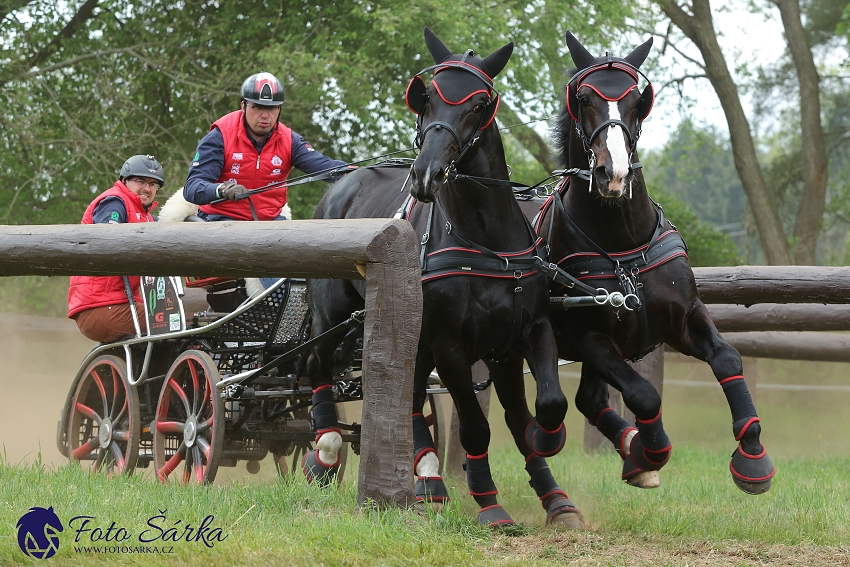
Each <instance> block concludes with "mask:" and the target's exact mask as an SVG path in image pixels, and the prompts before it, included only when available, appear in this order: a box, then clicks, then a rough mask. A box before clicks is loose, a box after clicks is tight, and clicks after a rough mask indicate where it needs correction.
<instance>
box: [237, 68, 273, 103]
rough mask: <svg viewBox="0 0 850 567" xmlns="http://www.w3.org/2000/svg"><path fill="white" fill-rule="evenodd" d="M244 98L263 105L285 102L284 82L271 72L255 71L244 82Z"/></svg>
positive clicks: (242, 94)
mask: <svg viewBox="0 0 850 567" xmlns="http://www.w3.org/2000/svg"><path fill="white" fill-rule="evenodd" d="M241 96H242V100H247V101H248V102H253V103H254V104H261V105H263V106H280V105H281V104H283V84H282V83H281V82H280V81H279V80H278V78H277V77H275V76H274V75H272V74H271V73H255V74H253V75H251V76H250V77H248V78H247V79H245V82H244V83H242V93H241Z"/></svg>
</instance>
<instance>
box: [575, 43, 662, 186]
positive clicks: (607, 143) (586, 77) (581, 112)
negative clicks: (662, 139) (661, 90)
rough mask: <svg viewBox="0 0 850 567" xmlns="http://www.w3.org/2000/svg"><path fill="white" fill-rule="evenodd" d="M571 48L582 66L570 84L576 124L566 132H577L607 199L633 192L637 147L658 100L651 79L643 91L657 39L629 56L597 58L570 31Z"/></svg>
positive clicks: (591, 170) (576, 61) (597, 182)
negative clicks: (643, 68)
mask: <svg viewBox="0 0 850 567" xmlns="http://www.w3.org/2000/svg"><path fill="white" fill-rule="evenodd" d="M567 46H568V47H569V50H570V55H572V57H573V62H574V63H575V64H576V68H577V70H576V72H575V74H574V75H573V77H572V79H571V80H570V82H569V83H568V84H567V89H566V90H567V96H566V98H567V105H566V113H567V114H568V115H569V117H570V118H571V119H572V120H573V121H574V122H575V126H576V127H575V128H571V129H570V132H569V133H567V132H561V135H562V136H567V135H573V131H574V132H575V135H577V136H578V138H579V139H580V141H581V146H582V149H583V150H584V153H585V154H586V157H587V158H588V161H589V167H588V169H589V170H590V173H591V176H592V179H593V180H594V181H595V182H596V189H597V191H598V192H599V194H600V195H601V196H602V197H604V198H608V199H619V198H620V197H622V196H623V195H625V194H626V193H627V192H629V191H627V190H628V189H630V187H631V182H632V179H633V177H634V170H635V169H636V168H637V167H640V165H639V164H636V163H633V162H634V157H635V150H636V147H637V141H638V138H639V137H640V131H641V124H642V122H643V120H644V119H645V118H646V117H647V115H648V114H649V111H650V110H651V109H652V103H653V100H654V92H653V89H652V84H651V83H649V81H648V79H647V82H648V83H649V84H647V86H646V87H645V88H644V90H643V91H642V92H641V91H640V90H639V89H638V78H639V75H640V76H643V77H644V78H646V76H645V75H643V73H641V72H640V70H639V67H640V66H641V64H642V63H643V62H644V60H645V59H646V57H647V55H648V54H649V50H650V48H651V47H652V38H650V39H648V40H647V41H646V42H645V43H643V44H642V45H640V46H638V47H637V48H635V50H634V51H632V52H631V53H630V54H629V55H627V56H626V57H624V58H619V57H612V56H611V54H610V53H606V54H605V55H604V56H602V57H594V56H593V55H591V54H590V52H588V50H587V49H585V47H584V46H583V45H582V44H581V43H579V41H578V40H577V39H576V38H575V37H574V36H573V35H572V34H571V33H570V32H567ZM569 145H573V144H569ZM565 157H566V158H567V160H569V156H565ZM568 163H569V162H568ZM629 194H630V192H629Z"/></svg>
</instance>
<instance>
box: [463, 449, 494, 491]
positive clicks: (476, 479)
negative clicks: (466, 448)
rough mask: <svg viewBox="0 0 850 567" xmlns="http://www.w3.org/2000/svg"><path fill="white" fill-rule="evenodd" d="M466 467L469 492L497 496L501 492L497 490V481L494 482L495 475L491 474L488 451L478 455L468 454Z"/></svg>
mask: <svg viewBox="0 0 850 567" xmlns="http://www.w3.org/2000/svg"><path fill="white" fill-rule="evenodd" d="M464 468H465V469H466V484H467V485H468V486H469V493H470V494H471V495H472V496H474V497H480V496H494V497H495V496H496V495H497V494H498V493H499V491H498V490H496V483H495V482H493V476H492V475H491V474H490V462H489V459H488V457H487V453H484V454H483V455H480V456H477V457H474V456H472V455H470V454H467V455H466V465H465V466H464Z"/></svg>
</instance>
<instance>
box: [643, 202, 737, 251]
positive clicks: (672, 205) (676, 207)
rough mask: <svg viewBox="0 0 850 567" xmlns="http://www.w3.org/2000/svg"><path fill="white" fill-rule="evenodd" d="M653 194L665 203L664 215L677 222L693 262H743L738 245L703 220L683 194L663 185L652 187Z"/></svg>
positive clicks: (674, 222)
mask: <svg viewBox="0 0 850 567" xmlns="http://www.w3.org/2000/svg"><path fill="white" fill-rule="evenodd" d="M649 192H650V195H652V198H653V199H654V200H655V202H657V203H659V204H660V205H661V206H662V207H664V216H665V217H667V219H668V220H669V221H670V222H672V223H673V224H675V225H676V228H678V229H679V232H680V233H681V234H682V237H683V238H684V239H685V242H686V243H687V245H688V259H689V261H690V263H691V266H694V267H697V266H735V265H738V264H741V263H742V260H741V257H740V256H739V255H738V248H737V246H735V243H734V242H733V241H732V239H731V238H730V237H729V235H728V234H725V233H723V232H722V231H721V230H719V229H718V228H717V227H715V226H714V225H712V224H711V223H706V222H703V221H700V219H699V218H698V217H697V214H696V212H694V210H693V208H691V207H690V205H688V204H687V203H685V202H684V201H683V200H682V198H681V197H679V196H678V195H676V194H674V193H669V192H665V191H664V190H662V189H655V188H652V187H650V188H649Z"/></svg>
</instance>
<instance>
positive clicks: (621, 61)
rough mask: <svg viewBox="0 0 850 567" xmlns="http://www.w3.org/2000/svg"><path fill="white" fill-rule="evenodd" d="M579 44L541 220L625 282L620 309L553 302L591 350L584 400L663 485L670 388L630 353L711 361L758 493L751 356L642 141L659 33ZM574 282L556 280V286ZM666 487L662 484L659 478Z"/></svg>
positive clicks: (565, 334)
mask: <svg viewBox="0 0 850 567" xmlns="http://www.w3.org/2000/svg"><path fill="white" fill-rule="evenodd" d="M567 45H568V47H569V50H570V54H571V55H572V57H573V61H574V62H575V64H576V67H577V68H578V70H577V72H576V73H575V75H574V76H573V77H572V79H571V80H570V82H569V84H568V85H567V93H566V95H567V101H566V108H565V109H564V111H563V112H562V113H561V115H560V117H559V119H558V121H557V124H556V126H555V128H554V134H555V139H556V142H557V145H558V147H559V149H560V151H561V159H562V161H563V164H564V165H565V166H566V167H567V168H575V169H574V170H569V169H568V170H567V173H568V174H571V175H570V176H569V177H566V178H565V179H564V181H563V182H562V183H561V184H560V185H559V187H558V190H557V191H556V192H555V193H554V194H553V195H552V197H550V198H549V199H548V200H547V201H546V204H545V205H544V206H543V210H542V211H541V213H540V214H539V215H538V217H537V218H536V220H535V223H534V224H535V228H536V229H537V230H538V232H539V234H540V235H541V236H543V237H544V238H545V239H546V240H547V241H548V242H549V244H550V246H551V252H550V258H551V259H552V261H553V262H556V263H557V264H558V265H559V266H560V268H562V269H563V270H565V271H566V272H568V273H570V274H571V275H572V276H574V277H575V278H577V279H578V280H579V281H581V282H583V283H585V284H589V285H590V286H591V287H593V288H605V289H607V290H609V291H620V292H621V293H623V294H626V295H627V298H628V299H627V301H626V304H625V305H623V306H622V307H620V308H618V309H612V308H609V307H591V308H581V309H569V310H566V311H557V312H553V315H552V323H553V327H554V328H555V334H556V341H557V343H558V352H559V355H560V357H561V358H565V359H569V360H578V361H582V363H583V364H582V376H581V384H580V386H579V390H578V393H577V394H576V407H577V408H578V409H579V411H581V412H582V414H584V415H585V417H587V419H588V420H589V421H590V423H592V424H594V425H596V427H597V428H598V429H599V430H600V431H601V432H602V433H603V434H604V435H605V436H606V437H607V438H608V439H609V440H610V441H611V443H613V445H614V447H615V449H616V450H617V452H618V453H619V454H620V456H621V457H622V458H623V460H624V466H623V478H624V479H625V480H627V481H628V482H630V483H631V484H635V485H637V486H644V487H652V486H653V484H654V483H653V480H652V478H651V477H652V475H655V476H656V478H657V473H648V472H647V471H656V470H658V469H660V468H661V467H662V466H663V465H664V464H665V463H666V462H667V460H668V458H669V454H670V450H671V444H670V442H669V439H668V437H667V435H666V433H665V432H664V428H663V426H662V422H661V397H660V396H659V395H658V393H657V392H656V390H655V388H654V387H653V386H652V385H651V384H650V383H649V382H648V381H647V380H645V379H644V378H643V377H641V376H640V375H639V374H638V373H637V372H635V371H634V370H633V369H632V368H631V367H630V366H629V365H628V364H626V362H625V360H634V359H639V358H641V357H643V356H644V355H646V354H647V353H648V352H650V351H651V350H652V349H654V348H655V347H657V346H658V345H659V344H661V343H667V344H669V345H670V346H672V347H673V348H675V349H676V350H678V351H679V352H681V353H684V354H687V355H690V356H693V357H695V358H698V359H700V360H703V361H706V362H708V364H709V365H711V369H712V371H713V372H714V375H715V377H716V378H717V380H718V382H719V384H720V386H721V387H722V388H723V392H724V394H725V395H726V398H727V401H728V403H729V408H730V410H731V413H732V431H733V434H734V436H735V440H736V441H739V445H738V448H737V449H736V450H735V452H734V454H733V455H732V460H731V463H730V470H731V473H732V478H733V480H734V481H735V483H736V484H737V485H738V487H739V488H741V489H742V490H744V491H745V492H748V493H751V494H760V493H763V492H766V491H767V490H769V489H770V485H771V482H772V480H771V479H772V477H773V475H774V473H775V468H774V467H773V464H772V463H771V461H770V458H769V457H768V456H767V452H766V450H765V449H764V447H763V446H762V444H761V443H760V441H759V435H760V432H761V427H760V424H759V418H758V416H757V414H756V410H755V407H754V405H753V401H752V398H751V397H750V393H749V390H748V389H747V384H746V382H745V381H744V377H743V367H742V364H741V357H740V355H739V354H738V352H737V351H736V350H735V349H734V348H733V347H732V346H731V345H729V344H728V343H727V342H726V341H724V340H723V338H722V337H721V336H720V334H719V333H718V332H717V329H716V328H715V326H714V323H713V322H712V320H711V317H710V316H709V314H708V310H707V309H706V307H705V305H703V303H702V302H701V301H700V299H699V295H698V294H697V289H696V285H695V283H694V276H693V272H692V271H691V268H690V265H689V264H688V257H687V247H686V246H685V243H684V240H682V238H681V236H680V235H679V233H678V232H677V231H676V227H675V226H673V225H672V224H671V223H670V222H669V221H667V220H665V218H664V215H663V211H662V209H661V207H660V206H658V205H656V204H655V203H654V202H653V201H652V200H651V199H650V197H649V195H648V194H647V191H646V185H645V184H644V180H643V176H642V173H641V171H640V162H639V161H638V155H637V149H636V144H637V140H638V137H639V135H640V130H641V123H642V121H643V119H644V118H646V116H647V115H648V114H649V111H650V110H651V108H652V103H653V90H652V85H651V84H649V85H648V86H647V87H646V88H645V89H644V90H643V92H641V91H640V90H639V89H638V79H639V75H643V74H642V73H641V72H640V71H639V70H638V68H639V67H640V65H641V64H642V63H643V62H644V60H645V59H646V57H647V55H648V54H649V50H650V47H651V45H652V40H651V39H650V40H649V41H647V42H646V43H644V44H643V45H641V46H639V47H637V48H636V49H635V50H634V51H633V52H632V53H631V54H629V55H628V56H626V57H625V58H618V57H612V56H611V55H610V54H606V55H605V56H603V57H594V56H593V55H591V54H590V53H589V52H588V51H587V49H585V48H584V47H583V46H582V45H581V44H580V43H579V42H578V40H577V39H576V38H575V37H573V35H572V34H570V33H569V32H567ZM563 291H564V288H560V289H558V288H557V286H556V288H554V289H553V294H560V293H563ZM607 384H611V385H612V386H614V387H615V388H616V389H617V390H619V391H620V392H622V394H623V400H624V402H625V404H626V405H627V406H628V407H629V409H631V410H632V411H633V412H634V414H635V416H636V418H637V424H636V425H637V427H636V428H635V427H632V426H631V425H630V424H629V423H627V422H626V421H625V420H624V419H623V418H622V417H620V416H619V415H617V413H616V412H615V411H614V410H613V409H611V407H610V406H609V405H608V388H607ZM654 485H655V486H657V484H654Z"/></svg>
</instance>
